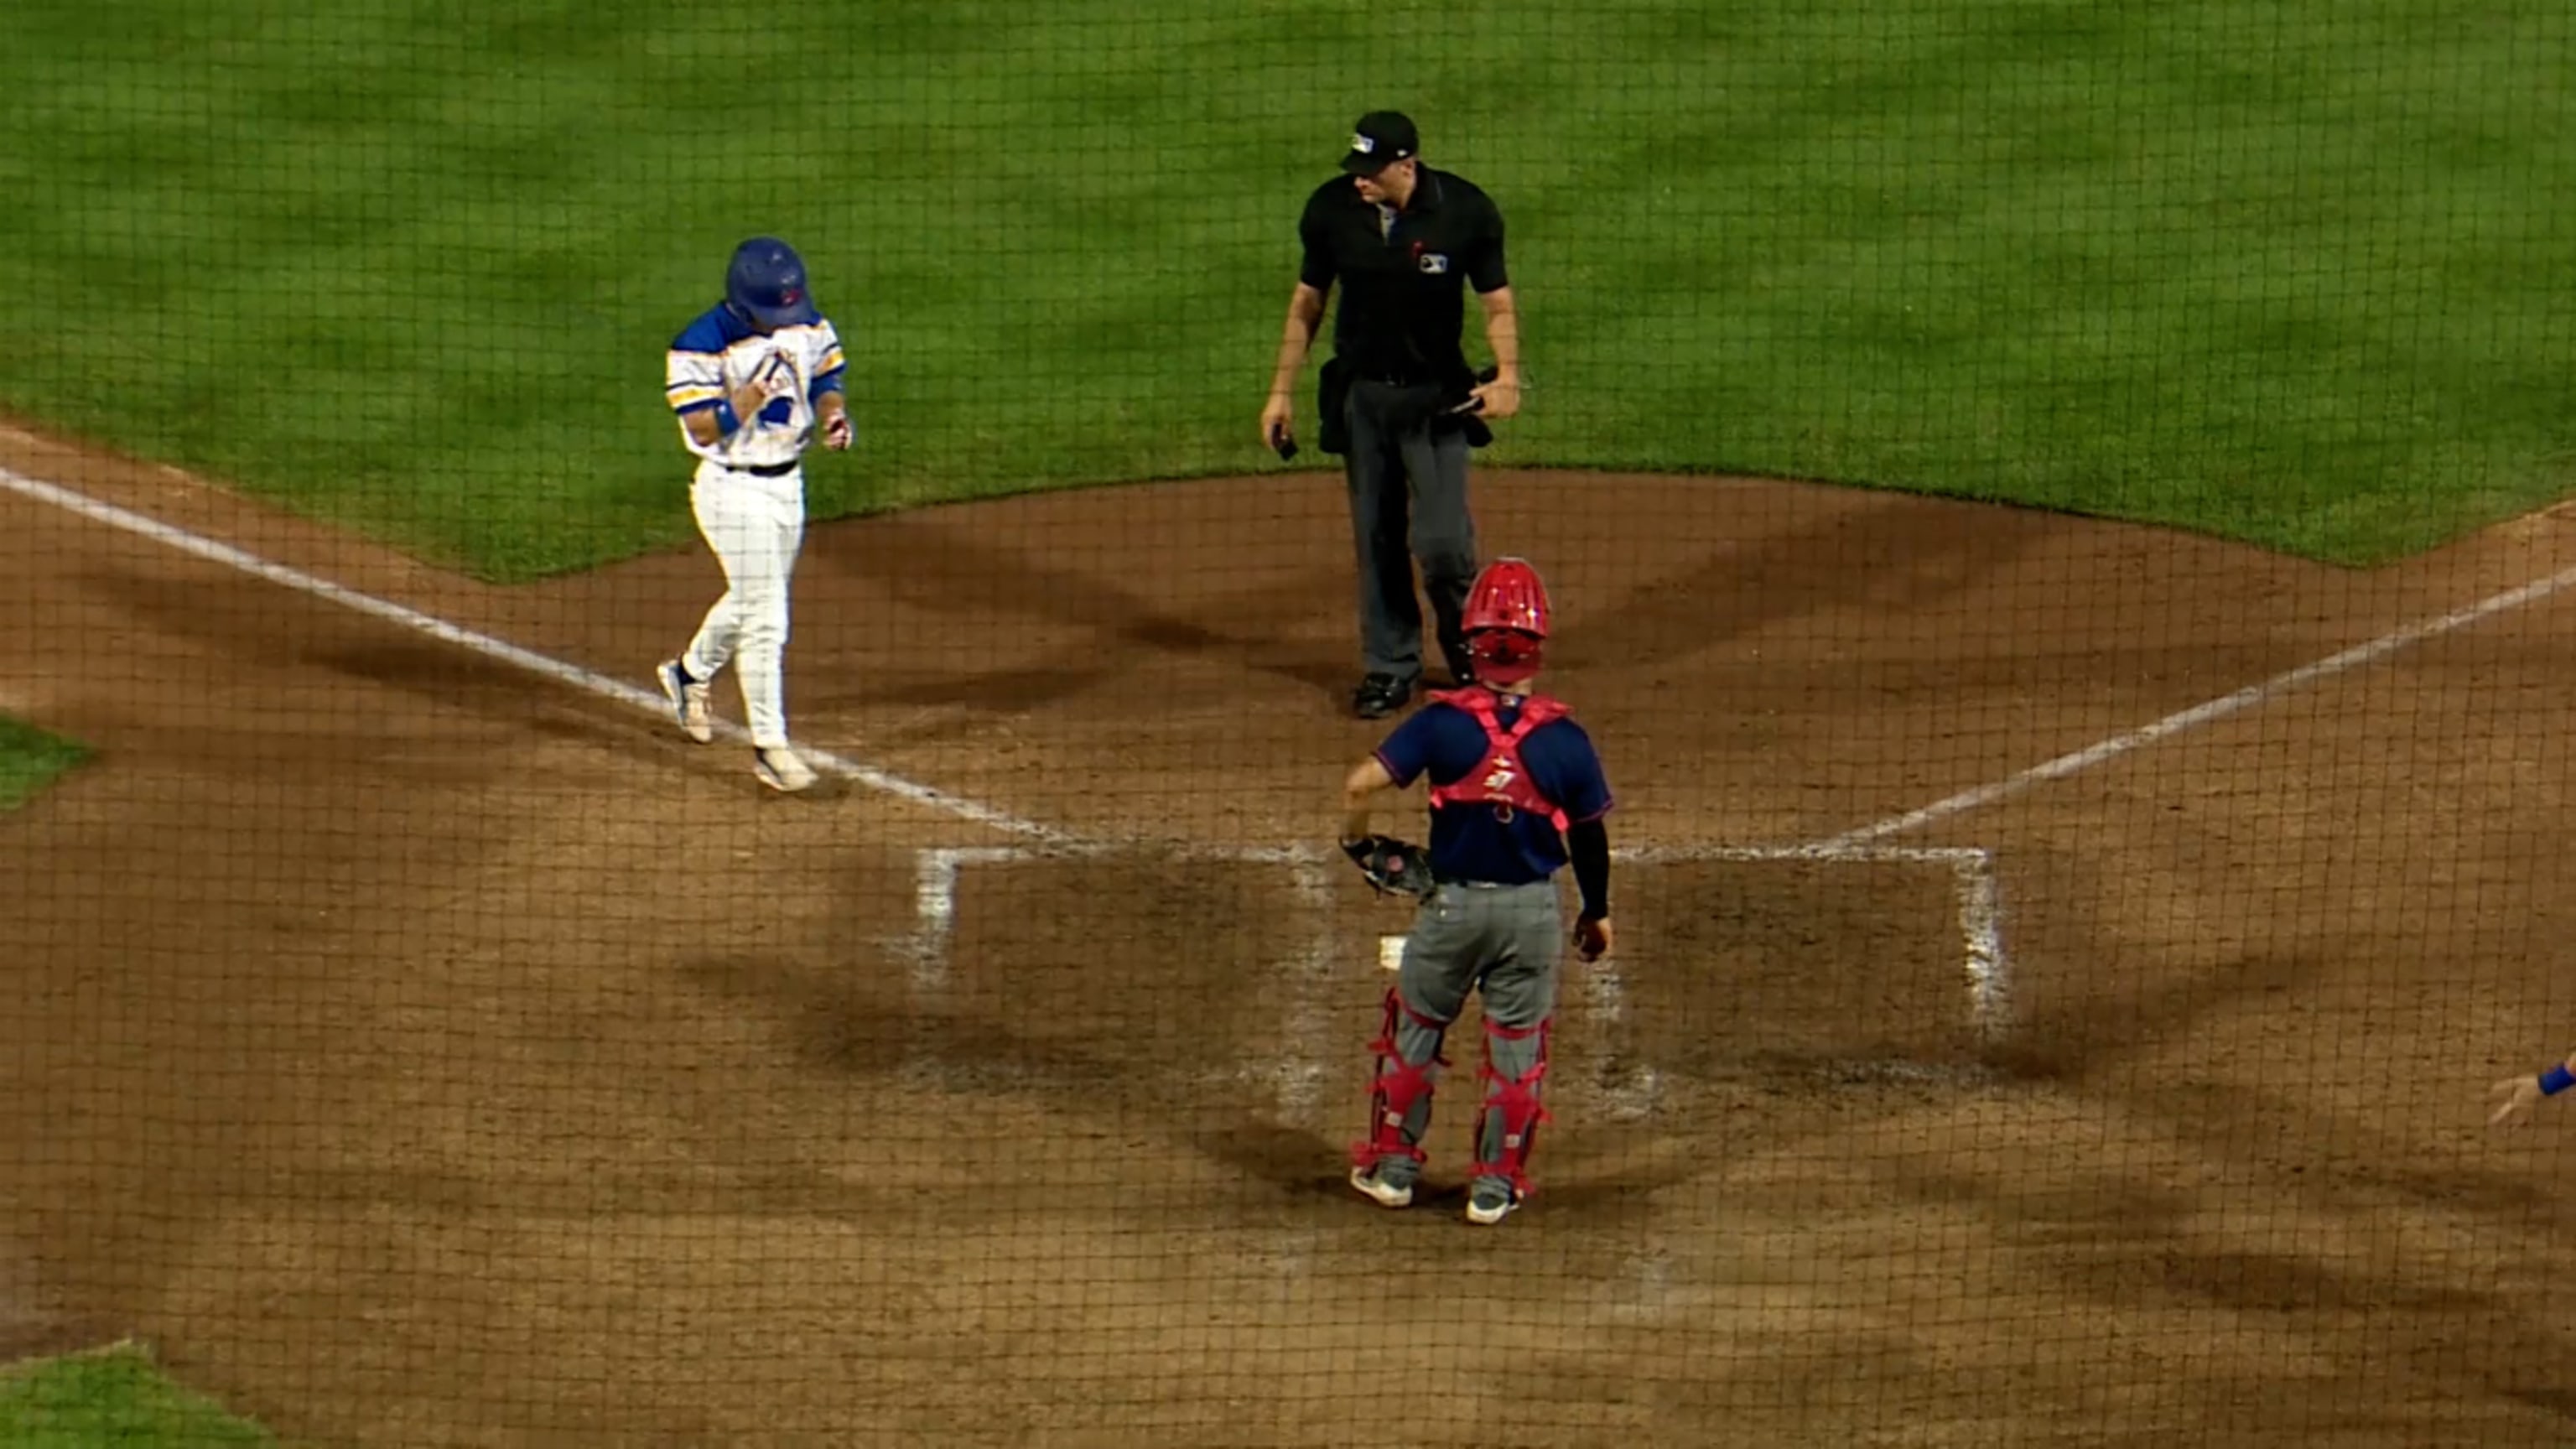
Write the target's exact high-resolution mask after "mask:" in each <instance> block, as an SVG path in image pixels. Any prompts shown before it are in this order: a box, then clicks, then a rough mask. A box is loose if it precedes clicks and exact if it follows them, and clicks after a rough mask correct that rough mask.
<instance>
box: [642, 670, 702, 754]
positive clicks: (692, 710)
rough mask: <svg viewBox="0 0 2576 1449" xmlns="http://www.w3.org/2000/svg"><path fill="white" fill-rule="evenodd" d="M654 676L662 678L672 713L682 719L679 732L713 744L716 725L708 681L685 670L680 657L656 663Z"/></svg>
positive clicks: (698, 740) (700, 742) (676, 717)
mask: <svg viewBox="0 0 2576 1449" xmlns="http://www.w3.org/2000/svg"><path fill="white" fill-rule="evenodd" d="M653 677H654V678H656V679H659V680H661V681H662V694H663V696H664V697H665V698H667V699H669V700H670V701H671V716H672V718H674V719H677V720H678V721H679V722H680V733H682V734H684V735H687V736H688V737H689V738H690V739H693V740H696V741H697V742H698V743H699V744H702V745H703V744H711V743H713V742H714V740H715V737H716V726H715V721H714V720H713V719H711V718H709V717H708V714H707V686H706V684H705V683H704V682H703V681H701V680H695V679H691V678H690V677H689V676H688V675H686V674H684V673H682V672H681V670H680V661H679V660H677V659H665V660H663V661H662V662H661V663H660V664H658V665H656V666H654V669H653Z"/></svg>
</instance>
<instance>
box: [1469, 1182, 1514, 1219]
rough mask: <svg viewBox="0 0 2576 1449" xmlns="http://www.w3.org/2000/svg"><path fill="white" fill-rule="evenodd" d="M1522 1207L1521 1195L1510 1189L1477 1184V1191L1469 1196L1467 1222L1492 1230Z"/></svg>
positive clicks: (1489, 1184) (1482, 1183) (1491, 1184)
mask: <svg viewBox="0 0 2576 1449" xmlns="http://www.w3.org/2000/svg"><path fill="white" fill-rule="evenodd" d="M1520 1205H1521V1199H1520V1194H1518V1193H1516V1192H1513V1191H1512V1190H1511V1189H1510V1188H1508V1187H1498V1186H1496V1185H1495V1184H1493V1183H1490V1182H1480V1183H1478V1184H1476V1190H1475V1191H1474V1192H1472V1193H1469V1194H1468V1195H1467V1221H1469V1222H1471V1223H1474V1224H1476V1225H1477V1226H1478V1227H1485V1228H1490V1227H1492V1226H1493V1225H1494V1224H1496V1223H1499V1222H1501V1221H1502V1220H1503V1219H1505V1218H1507V1217H1510V1216H1511V1215H1512V1210H1513V1209H1514V1208H1517V1207H1519V1206H1520Z"/></svg>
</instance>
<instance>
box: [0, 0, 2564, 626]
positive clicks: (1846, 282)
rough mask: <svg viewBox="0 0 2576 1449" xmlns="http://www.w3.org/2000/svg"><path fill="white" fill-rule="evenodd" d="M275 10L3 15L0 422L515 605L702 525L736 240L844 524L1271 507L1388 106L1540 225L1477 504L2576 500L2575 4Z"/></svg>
mask: <svg viewBox="0 0 2576 1449" xmlns="http://www.w3.org/2000/svg"><path fill="white" fill-rule="evenodd" d="M22 8H25V7H22ZM291 12H292V18H290V10H288V9H280V8H278V7H274V6H227V5H216V4H209V3H206V0H94V3H91V4H88V5H81V6H38V7H33V9H32V10H31V11H30V13H27V14H24V15H17V16H13V23H12V35H11V45H10V47H9V50H8V54H7V57H6V58H5V59H0V84H5V86H6V88H7V90H8V92H9V94H10V96H11V104H10V106H9V107H7V108H5V109H0V186H5V188H6V190H7V192H8V194H10V195H11V196H13V197H17V198H24V199H26V204H22V205H15V206H10V207H6V208H0V322H5V323H6V324H7V326H8V329H9V335H10V336H11V338H12V341H13V344H14V352H13V356H12V358H11V365H10V366H9V367H7V368H5V369H0V407H6V408H9V409H12V410H15V411H17V412H18V413H20V414H23V415H26V416H30V417H32V418H35V419H37V420H40V421H41V422H43V423H45V424H48V425H52V426H55V427H59V428H62V429H65V430H68V431H72V432H75V433H79V434H84V435H88V436H92V437H96V438H99V439H102V440H105V441H108V442H110V443H113V444H115V445H118V446H121V447H124V448H127V449H130V450H133V451H135V452H138V453H141V454H143V455H146V456H149V457H153V458H156V459H162V460H167V461H170V462H174V463H177V464H180V465H182V466H186V467H190V468H193V469H198V470H201V471H205V472H208V473H211V474H214V475H217V476H220V477H224V478H229V479H233V480H237V481H238V482H239V483H240V484H241V485H242V486H244V487H247V488H249V489H252V490H254V491H256V492H259V493H261V494H264V495H268V496H271V497H275V498H279V499H283V500H287V501H289V502H291V503H293V504H294V505H296V506H298V507H301V508H304V509H307V510H309V511H311V512H313V513H316V514H319V515H321V516H324V517H326V518H331V519H337V520H342V521H346V522H348V523H351V524H354V525H357V526H359V527H362V528H365V529H368V530H371V531H374V532H376V533H379V534H383V535H387V536H390V537H392V538H394V539H396V540H399V541H401V542H403V543H405V544H407V545H409V546H411V547H413V548H415V549H418V550H419V551H421V552H423V553H425V554H427V555H428V556H430V557H433V558H436V559H439V560H441V561H445V562H451V563H459V564H463V565H465V566H468V567H471V568H472V569H474V570H476V571H478V572H480V573H483V574H486V575H489V576H494V577H501V578H524V577H529V576H533V575H537V574H541V573H546V572H550V571H556V570H563V569H570V568H576V567H581V566H584V565H587V564H590V563H594V562H597V561H600V560H603V559H607V558H613V557H616V556H620V555H623V554H626V553H629V552H632V551H635V550H637V549H640V548H649V547H654V546H658V545H664V544H670V543H675V542H678V541H680V540H682V539H684V538H686V537H687V535H688V532H689V523H688V519H687V514H686V507H685V488H684V479H685V472H686V462H687V460H686V459H685V457H684V456H683V455H682V453H681V452H680V451H679V449H678V446H677V443H676V439H675V437H674V433H673V429H672V425H671V424H670V422H669V421H668V419H667V418H666V417H665V416H664V415H663V414H662V412H661V411H660V395H659V394H660V383H661V377H660V365H661V349H662V347H663V345H664V344H665V343H666V342H667V341H668V339H669V337H670V335H671V334H672V333H673V332H674V331H676V330H677V328H678V327H679V326H680V325H681V323H682V322H684V321H685V320H686V319H687V318H688V317H689V316H691V315H692V314H694V313H695V312H696V311H697V310H699V309H700V308H702V307H703V306H705V305H706V304H707V303H708V302H710V301H712V300H713V297H714V294H715V291H716V282H717V278H718V276H719V273H720V269H721V265H722V262H723V259H724V257H725V255H726V254H727V252H728V251H729V250H730V248H731V246H732V244H733V243H734V242H735V241H736V240H738V239H739V238H740V237H741V236H743V235H746V234H749V233H751V232H755V231H776V232H780V233H782V234H785V235H787V236H789V237H790V238H791V239H793V240H795V241H797V242H798V243H799V244H800V245H801V246H802V247H803V248H804V249H805V250H806V252H807V254H808V257H809V260H810V261H811V262H812V264H813V267H814V270H815V276H816V288H817V293H818V296H819V297H820V298H821V300H822V301H823V302H824V304H825V305H826V306H827V307H828V308H830V309H832V310H833V311H834V313H835V314H836V315H837V317H838V318H839V319H840V320H841V321H842V323H843V324H844V329H845V331H846V333H847V334H848V337H849V340H850V343H851V355H852V361H853V366H854V371H855V375H856V377H857V379H858V392H857V398H858V415H859V419H860V423H861V428H862V445H861V450H860V451H859V452H858V453H857V454H855V455H853V456H852V457H850V458H847V459H842V458H831V459H826V460H825V461H824V462H823V463H822V464H821V465H820V466H819V467H818V468H817V469H815V470H814V473H815V478H816V481H815V489H814V502H815V507H816V509H817V511H818V512H819V513H822V514H827V515H828V514H832V513H838V512H845V511H851V510H856V509H863V508H875V507H886V506H894V505H900V504H904V503H909V502H914V501H919V500H925V499H932V498H942V497H951V496H962V495H973V494H979V493H989V492H998V491H1007V490H1013V489H1018V488H1024V487H1028V486H1031V485H1036V484H1066V483H1082V482H1090V481H1104V480H1110V479H1121V478H1129V477H1149V476H1172V475H1184V474H1193V473H1203V472H1209V471H1231V470H1238V469H1246V468H1253V467H1257V466H1259V465H1260V463H1261V462H1262V461H1263V455H1262V454H1261V453H1260V451H1259V449H1258V448H1257V446H1256V445H1255V443H1254V440H1253V426H1252V419H1253V417H1254V416H1255V414H1256V413H1257V411H1258V408H1259V402H1260V393H1261V390H1262V387H1263V385H1264V382H1265V380H1266V377H1267V371H1268V364H1269V358H1270V354H1271V349H1272V347H1273V345H1274V342H1275V338H1276V334H1277V328H1278V322H1279V313H1280V309H1281V305H1282V303H1283V301H1284V299H1285V294H1286V290H1287V286H1288V282H1289V278H1290V272H1291V268H1292V266H1293V240H1292V228H1293V223H1294V219H1295V215H1296V209H1297V206H1298V203H1299V202H1300V200H1301V199H1302V197H1303V194H1304V192H1305V190H1306V189H1307V188H1308V187H1311V186H1312V185H1313V184H1314V183H1315V182H1317V181H1319V180H1321V179H1322V178H1323V177H1324V176H1325V175H1326V174H1328V173H1329V166H1330V162H1331V159H1332V157H1333V155H1334V154H1335V153H1336V151H1337V150H1338V148H1339V146H1340V144H1341V140H1342V137H1343V136H1344V134H1345V133H1346V131H1347V128H1348V125H1349V122H1350V120H1351V118H1352V117H1354V116H1355V115H1357V114H1358V113H1359V112H1360V111H1362V110H1364V109H1368V108H1370V107H1372V106H1377V105H1384V104H1398V105H1402V106H1403V107H1405V108H1407V109H1409V110H1410V111H1412V112H1413V113H1414V114H1415V116H1416V118H1417V119H1419V120H1420V121H1421V122H1422V123H1423V125H1424V127H1425V129H1426V135H1427V139H1428V143H1429V152H1430V155H1431V158H1432V159H1433V160H1434V161H1435V162H1437V163H1443V164H1450V165H1454V166H1456V167H1457V168H1458V169H1461V170H1463V171H1465V172H1466V173H1467V174H1469V175H1471V176H1473V177H1475V178H1477V179H1478V180H1480V181H1482V182H1483V183H1485V184H1486V185H1487V186H1488V187H1489V188H1490V189H1491V190H1493V191H1494V192H1495V193H1496V194H1497V195H1498V196H1499V197H1500V198H1501V199H1502V201H1503V203H1504V205H1505V207H1506V210H1507V214H1508V216H1509V218H1510V222H1511V226H1512V255H1513V264H1514V270H1515V273H1516V276H1517V279H1518V282H1519V284H1520V289H1521V294H1522V297H1523V305H1524V310H1525V323H1524V330H1525V333H1526V337H1527V349H1526V350H1527V356H1528V363H1527V367H1528V380H1529V382H1530V384H1531V388H1530V392H1529V396H1528V403H1529V406H1530V409H1531V411H1530V412H1529V413H1528V415H1527V416H1526V417H1525V418H1523V419H1520V420H1516V421H1515V422H1513V423H1512V424H1511V425H1510V426H1509V428H1508V429H1507V434H1506V439H1505V442H1504V444H1503V445H1502V446H1501V447H1499V448H1497V449H1496V450H1495V451H1494V452H1493V453H1492V454H1490V455H1489V457H1490V458H1491V459H1492V460H1493V461H1495V462H1517V463H1535V464H1565V465H1607V466H1632V467H1646V468H1662V469H1676V470H1720V469H1723V470H1743V471H1753V472H1761V473H1768V474H1775V475H1785V476H1795V477H1809V478H1830V479H1839V480H1845V481H1853V482H1865V483H1875V484H1882V485H1888V486H1899V487H1908V488H1919V489H1927V490H1934V491H1941V492H1948V493H1956V494H1963V495H1970V496H1977V497H1990V498H2001V499H2013V500H2019V501H2023V502H2029V503H2035V504H2042V505H2047V506H2052V507H2060V508H2068V509H2075V510H2082V511H2088V512H2094V513H2102V514H2111V515H2118V516H2124V517H2133V518H2141V519H2151V520H2159V521H2165V522H2171V523H2177V524H2181V525H2185V526H2189V527H2193V528H2200V529H2206V530H2211V531H2215V532H2219V533H2224V534H2229V535H2234V536H2239V537H2243V538H2247V539H2250V540H2254V541H2256V542H2259V543H2263V544H2266V545H2270V546H2273V547H2278V548H2283V549H2289V550H2294V551H2298V552H2302V553H2308V554H2314V555H2318V556H2323V557H2328V558H2334V559H2340V560H2347V561H2367V560H2377V559H2383V558H2387V557H2391V556H2395V555H2398V554H2401V553H2404V552H2407V551H2411V550H2414V549H2418V548H2422V547H2424V546H2426V545H2429V544H2431V543H2434V542H2437V541H2439V540H2441V539H2443V538H2445V537H2447V536H2449V535H2451V534H2454V533H2456V532H2457V531H2459V530H2461V529H2464V528H2467V527H2470V526H2473V525H2476V524H2480V523H2483V522H2486V521H2490V520H2492V519H2495V518H2498V517H2501V516H2504V515H2507V514H2510V513H2512V512H2515V511H2519V510H2522V509H2526V508H2529V507H2531V506H2534V505H2536V504H2539V503H2541V502H2543V501H2546V500H2550V499H2553V498H2556V497H2558V496H2559V495H2560V494H2562V493H2563V492H2565V491H2567V490H2568V488H2569V487H2570V485H2571V483H2576V466H2571V460H2572V459H2576V422H2571V421H2570V419H2571V418H2576V410H2572V409H2570V408H2568V407H2567V406H2566V405H2565V402H2566V398H2567V396H2568V394H2567V386H2568V381H2567V380H2568V378H2569V377H2571V376H2576V320H2572V317H2576V314H2571V309H2569V308H2568V307H2566V306H2565V305H2564V303H2563V301H2562V298H2563V295H2564V289H2565V287H2566V284H2567V278H2569V277H2570V276H2576V226H2570V225H2568V224H2567V222H2566V221H2565V218H2566V216H2568V215H2569V214H2570V202H2571V199H2576V198H2571V195H2570V192H2571V190H2576V183H2571V181H2570V178H2571V177H2576V101H2571V99H2570V97H2571V94H2576V86H2571V84H2570V79H2569V75H2568V72H2567V66H2566V61H2565V57H2566V56H2567V55H2568V54H2569V53H2570V52H2571V49H2576V18H2571V12H2570V10H2569V7H2565V6H2549V5H2538V6H2521V7H2492V6H2479V5H2474V4H2469V3H2466V0H2441V3H2436V0H2348V3H2344V4H2338V5H2335V6H2331V7H2322V8H2320V7H2314V6H2294V5H2290V4H2286V3H2281V0H2169V3H2156V4H2149V3H2147V0H2127V3H2113V4H2094V3H2090V0H2050V3H2034V0H2013V3H2007V0H1939V3H1931V0H1880V3H1872V4H1868V5H1859V6H1849V5H1842V6H1800V7H1753V8H1741V7H1737V8H1727V7H1710V6H1706V5H1703V4H1701V3H1698V0H1604V3H1602V4H1599V5H1586V6H1564V5H1556V4H1542V3H1537V0H1494V3H1490V4H1486V5H1481V6H1477V7H1474V10H1473V13H1472V15H1469V14H1466V13H1464V12H1459V11H1457V10H1456V8H1455V7H1449V6H1434V5H1431V4H1429V3H1428V0H1416V3H1414V4H1411V5H1404V6H1392V7H1390V6H1387V5H1385V4H1382V3H1378V4H1369V3H1360V0H1265V3H1261V4H1257V5H1252V6H1243V7H1223V6H1210V5H1205V4H1200V3H1196V0H1056V3H1051V4H1048V5H1045V6H1028V5H1016V4H998V3H951V0H915V3H885V4H877V5H870V6H866V7H850V8H842V7H828V6H826V7H814V6H807V7H802V8H798V7H788V8H786V9H784V10H777V11H767V12H763V13H762V14H761V16H760V17H759V18H758V21H757V23H754V21H752V20H751V19H749V18H747V17H745V16H744V15H742V14H740V13H737V12H734V11H729V10H726V9H725V8H723V7H710V6H705V5H698V4H688V3H681V0H635V3H631V4H626V5H621V6H616V7H612V8H609V9H606V10H602V9H599V8H598V7H592V6H580V5H574V4H571V3H567V0H530V3H528V4H526V5H522V6H519V7H517V8H515V9H514V10H511V11H509V12H507V14H508V18H507V19H494V18H492V17H496V16H500V15H502V14H503V13H504V12H502V11H498V10H490V9H484V10H479V11H478V10H474V9H471V8H467V9H459V8H457V7H453V6H441V5H420V4H402V3H396V0H316V3H314V4H311V5H307V6H298V7H291ZM1310 376H1311V374H1310ZM1308 436H1309V437H1310V438H1311V436H1312V431H1311V422H1310V423H1309V425H1308ZM1273 466H1275V464H1274V465H1273ZM1287 486H1309V485H1305V484H1296V485H1287Z"/></svg>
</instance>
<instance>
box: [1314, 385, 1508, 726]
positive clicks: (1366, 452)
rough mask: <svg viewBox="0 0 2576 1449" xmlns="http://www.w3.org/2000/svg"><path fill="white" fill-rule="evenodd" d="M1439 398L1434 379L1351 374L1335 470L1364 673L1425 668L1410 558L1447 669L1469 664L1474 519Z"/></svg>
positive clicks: (1462, 438)
mask: <svg viewBox="0 0 2576 1449" xmlns="http://www.w3.org/2000/svg"><path fill="white" fill-rule="evenodd" d="M1440 398H1441V390H1440V389H1439V388H1437V387H1430V386H1425V387H1398V386H1393V385H1390V384H1387V383H1382V382H1371V381H1368V380H1365V379H1354V380H1353V381H1352V383H1351V385H1350V394H1349V401H1348V403H1347V407H1348V408H1349V420H1350V449H1349V451H1348V452H1346V453H1344V454H1343V455H1342V469H1343V473H1344V475H1345V476H1346V477H1347V478H1348V480H1349V482H1350V490H1351V541H1352V543H1353V544H1354V545H1355V546H1356V549H1357V552H1358V555H1359V589H1360V654H1361V657H1362V658H1364V659H1365V660H1366V661H1367V666H1368V672H1369V673H1371V674H1391V675H1394V676H1395V677H1396V678H1397V679H1400V680H1403V681H1405V682H1406V683H1408V684H1409V683H1412V682H1414V681H1416V680H1418V679H1420V678H1421V677H1422V606H1421V604H1420V603H1419V601H1417V600H1416V598H1415V597H1414V592H1413V563H1414V560H1415V559H1417V558H1418V559H1420V560H1421V561H1422V591H1423V592H1424V593H1425V594H1428V595H1430V597H1431V613H1432V619H1433V622H1434V624H1435V625H1436V627H1437V630H1438V633H1439V639H1440V652H1441V654H1442V656H1443V657H1444V658H1445V660H1446V661H1447V663H1448V665H1449V673H1450V675H1451V677H1452V678H1454V679H1463V678H1465V677H1466V671H1467V663H1468V661H1467V639H1466V635H1465V634H1464V633H1463V632H1462V631H1461V629H1460V628H1459V619H1460V616H1461V615H1462V614H1463V613H1464V611H1465V609H1466V607H1467V591H1468V589H1469V588H1471V587H1472V586H1473V585H1474V584H1475V582H1476V523H1475V520H1474V519H1473V518H1472V517H1470V516H1469V514H1468V511H1467V460H1468V457H1469V455H1470V453H1471V452H1472V449H1470V447H1469V446H1468V443H1467V438H1466V435H1465V434H1464V433H1463V432H1461V431H1460V430H1459V429H1458V428H1457V427H1456V426H1454V425H1450V424H1446V423H1435V421H1434V420H1435V417H1436V415H1437V413H1438V408H1439V403H1440Z"/></svg>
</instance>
